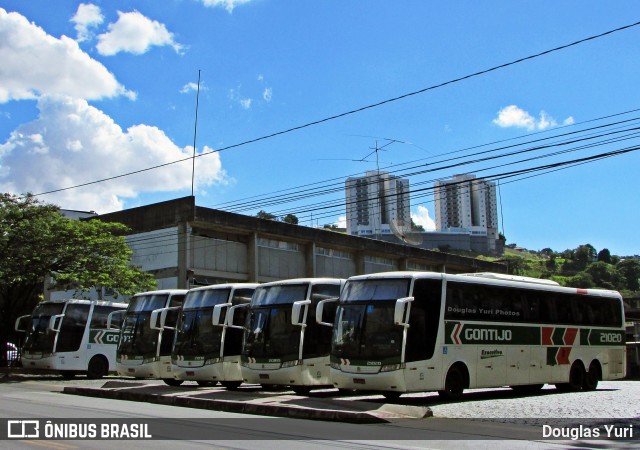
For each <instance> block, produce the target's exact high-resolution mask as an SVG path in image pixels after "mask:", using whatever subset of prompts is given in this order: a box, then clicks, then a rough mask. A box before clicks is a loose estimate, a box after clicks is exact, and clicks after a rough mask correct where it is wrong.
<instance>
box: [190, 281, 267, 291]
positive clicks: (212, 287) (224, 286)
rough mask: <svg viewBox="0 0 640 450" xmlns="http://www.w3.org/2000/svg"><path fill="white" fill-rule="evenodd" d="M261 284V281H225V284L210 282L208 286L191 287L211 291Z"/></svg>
mask: <svg viewBox="0 0 640 450" xmlns="http://www.w3.org/2000/svg"><path fill="white" fill-rule="evenodd" d="M258 286H260V284H259V283H224V284H210V285H208V286H198V287H194V288H191V289H189V292H191V291H210V290H215V289H238V288H249V289H250V288H256V287H258Z"/></svg>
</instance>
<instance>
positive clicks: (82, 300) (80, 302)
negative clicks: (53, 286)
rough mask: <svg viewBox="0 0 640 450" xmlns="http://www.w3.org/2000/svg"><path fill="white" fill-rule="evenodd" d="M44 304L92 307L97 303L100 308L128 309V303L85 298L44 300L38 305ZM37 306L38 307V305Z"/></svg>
mask: <svg viewBox="0 0 640 450" xmlns="http://www.w3.org/2000/svg"><path fill="white" fill-rule="evenodd" d="M44 303H49V304H51V303H74V304H76V305H90V304H91V303H95V304H96V305H100V306H115V307H118V308H123V309H126V308H127V306H128V305H127V303H123V302H112V301H109V300H87V299H85V298H66V299H56V300H44V301H42V302H40V303H38V305H42V304H44ZM36 306H37V305H36Z"/></svg>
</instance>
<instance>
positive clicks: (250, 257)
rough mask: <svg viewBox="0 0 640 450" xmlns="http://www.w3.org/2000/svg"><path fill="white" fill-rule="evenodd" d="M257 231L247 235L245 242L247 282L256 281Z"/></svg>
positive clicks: (257, 270) (257, 273) (257, 272)
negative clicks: (247, 240)
mask: <svg viewBox="0 0 640 450" xmlns="http://www.w3.org/2000/svg"><path fill="white" fill-rule="evenodd" d="M259 275H260V274H259V269H258V233H252V234H250V235H249V242H247V276H248V281H249V283H258V277H259Z"/></svg>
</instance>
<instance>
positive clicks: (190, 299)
mask: <svg viewBox="0 0 640 450" xmlns="http://www.w3.org/2000/svg"><path fill="white" fill-rule="evenodd" d="M230 292H231V289H203V290H200V291H191V292H189V293H188V294H187V297H186V298H185V300H184V304H183V305H182V308H183V309H196V308H213V307H214V306H216V305H219V304H220V303H226V302H227V300H228V299H229V294H230Z"/></svg>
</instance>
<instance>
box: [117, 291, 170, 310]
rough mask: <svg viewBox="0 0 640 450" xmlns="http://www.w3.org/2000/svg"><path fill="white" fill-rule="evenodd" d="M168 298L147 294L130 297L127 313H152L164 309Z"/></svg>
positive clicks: (161, 295)
mask: <svg viewBox="0 0 640 450" xmlns="http://www.w3.org/2000/svg"><path fill="white" fill-rule="evenodd" d="M168 298H169V295H168V294H148V295H138V296H135V297H132V298H131V301H130V302H129V308H127V312H128V313H132V312H141V311H153V310H155V309H160V308H164V307H165V306H167V299H168Z"/></svg>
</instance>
